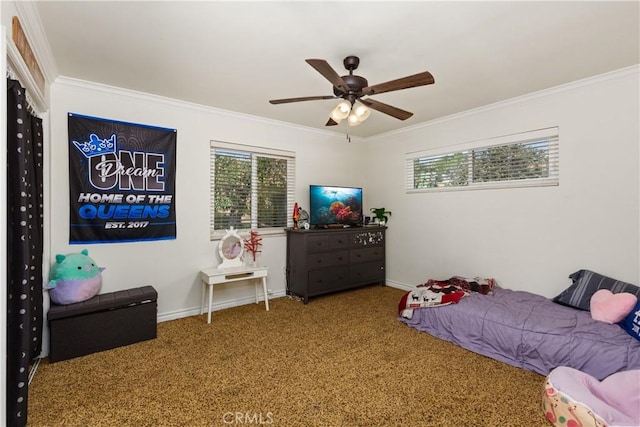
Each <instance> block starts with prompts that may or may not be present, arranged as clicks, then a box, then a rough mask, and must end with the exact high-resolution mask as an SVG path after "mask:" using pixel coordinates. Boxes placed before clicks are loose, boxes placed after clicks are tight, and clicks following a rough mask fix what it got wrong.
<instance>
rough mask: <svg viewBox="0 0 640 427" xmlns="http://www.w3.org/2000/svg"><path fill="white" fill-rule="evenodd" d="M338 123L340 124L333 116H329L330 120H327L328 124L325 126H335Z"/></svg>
mask: <svg viewBox="0 0 640 427" xmlns="http://www.w3.org/2000/svg"><path fill="white" fill-rule="evenodd" d="M337 124H338V122H336V121H335V120H333V119H332V118H329V121H328V122H327V124H326V125H325V126H335V125H337Z"/></svg>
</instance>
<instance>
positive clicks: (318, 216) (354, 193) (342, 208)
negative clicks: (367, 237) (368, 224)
mask: <svg viewBox="0 0 640 427" xmlns="http://www.w3.org/2000/svg"><path fill="white" fill-rule="evenodd" d="M309 197H310V203H309V208H310V210H311V212H309V216H310V222H311V224H314V225H324V224H350V225H358V224H361V223H362V188H354V187H329V186H324V185H311V186H310V187H309Z"/></svg>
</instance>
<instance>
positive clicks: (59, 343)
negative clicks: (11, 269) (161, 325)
mask: <svg viewBox="0 0 640 427" xmlns="http://www.w3.org/2000/svg"><path fill="white" fill-rule="evenodd" d="M157 313H158V293H157V292H156V290H155V289H154V288H153V286H143V287H140V288H134V289H127V290H124V291H117V292H111V293H106V294H100V295H96V296H95V297H93V298H91V299H89V300H87V301H83V302H79V303H76V304H69V305H56V304H51V307H50V308H49V313H48V314H47V319H48V320H49V333H50V349H49V360H50V361H51V362H58V361H61V360H66V359H71V358H74V357H78V356H84V355H87V354H91V353H95V352H98V351H104V350H109V349H112V348H116V347H121V346H125V345H129V344H133V343H136V342H140V341H146V340H150V339H154V338H156V336H157V325H158V321H157V317H158V314H157Z"/></svg>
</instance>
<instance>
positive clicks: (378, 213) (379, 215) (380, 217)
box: [371, 208, 391, 226]
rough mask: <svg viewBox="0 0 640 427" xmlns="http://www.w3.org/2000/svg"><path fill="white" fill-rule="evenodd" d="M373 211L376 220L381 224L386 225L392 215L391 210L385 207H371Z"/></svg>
mask: <svg viewBox="0 0 640 427" xmlns="http://www.w3.org/2000/svg"><path fill="white" fill-rule="evenodd" d="M371 213H373V216H374V217H375V219H376V222H377V223H378V224H380V225H381V226H384V225H385V224H386V223H387V221H388V220H389V217H390V216H391V212H390V211H388V210H385V208H371Z"/></svg>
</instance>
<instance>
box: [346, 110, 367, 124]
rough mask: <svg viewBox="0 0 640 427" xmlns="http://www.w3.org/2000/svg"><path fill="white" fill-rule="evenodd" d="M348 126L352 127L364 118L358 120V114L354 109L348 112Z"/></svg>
mask: <svg viewBox="0 0 640 427" xmlns="http://www.w3.org/2000/svg"><path fill="white" fill-rule="evenodd" d="M348 120H349V126H351V127H354V126H358V125H359V124H360V123H362V122H363V121H364V120H360V118H359V117H358V115H357V114H356V113H355V111H353V112H351V114H349V119H348Z"/></svg>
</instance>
